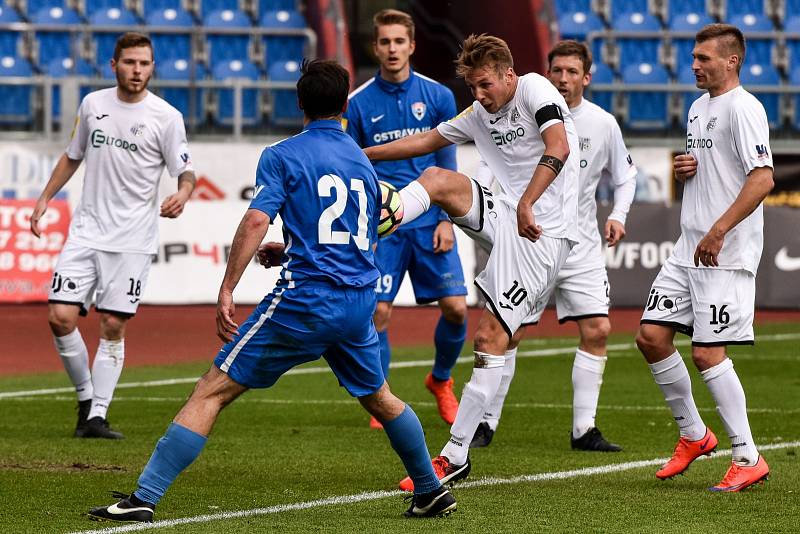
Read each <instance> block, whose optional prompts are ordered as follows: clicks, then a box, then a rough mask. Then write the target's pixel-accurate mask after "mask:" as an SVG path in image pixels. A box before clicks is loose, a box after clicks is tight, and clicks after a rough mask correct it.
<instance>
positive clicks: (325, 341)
mask: <svg viewBox="0 0 800 534" xmlns="http://www.w3.org/2000/svg"><path fill="white" fill-rule="evenodd" d="M375 304H376V302H375V291H374V289H373V288H372V286H369V287H363V288H341V287H336V286H333V285H330V284H326V283H317V282H304V283H301V284H300V285H299V286H297V287H291V288H287V287H286V286H285V285H284V286H281V287H276V288H275V290H274V291H273V292H272V293H270V294H269V295H267V296H266V297H264V300H262V301H261V303H260V304H259V305H258V306H257V307H256V309H255V310H253V313H252V314H250V317H248V318H247V320H246V321H245V322H244V324H242V325H241V326H240V327H239V333H238V334H237V335H236V337H235V338H234V339H233V341H231V342H230V343H228V344H226V345H225V346H224V347H222V349H221V350H220V351H219V354H217V357H216V358H215V359H214V365H216V366H217V367H219V369H220V370H221V371H222V372H224V373H227V374H228V376H229V377H230V378H231V379H233V380H234V381H235V382H237V383H239V384H242V385H243V386H247V387H248V388H267V387H270V386H272V385H273V384H274V383H275V382H276V381H277V380H278V378H280V376H281V375H282V374H284V373H285V372H286V371H288V370H289V369H291V368H293V367H296V366H298V365H300V364H302V363H306V362H311V361H315V360H317V359H319V358H320V357H324V358H325V360H326V361H327V362H328V365H329V366H330V368H331V369H332V370H333V373H334V374H335V375H336V378H338V379H339V385H341V386H342V387H344V388H345V389H346V390H347V391H348V393H350V395H352V396H353V397H363V396H365V395H370V394H372V393H375V392H376V391H378V389H380V387H381V386H382V385H383V381H384V377H383V370H382V368H381V358H380V348H379V344H378V334H377V333H376V332H375V325H374V324H373V323H372V315H373V314H374V313H375Z"/></svg>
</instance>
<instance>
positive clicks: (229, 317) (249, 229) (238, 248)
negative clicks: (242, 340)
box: [217, 208, 270, 342]
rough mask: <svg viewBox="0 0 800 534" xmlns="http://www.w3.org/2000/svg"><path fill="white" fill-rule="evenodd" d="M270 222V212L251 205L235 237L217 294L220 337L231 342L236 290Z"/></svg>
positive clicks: (235, 327)
mask: <svg viewBox="0 0 800 534" xmlns="http://www.w3.org/2000/svg"><path fill="white" fill-rule="evenodd" d="M269 222H270V218H269V215H267V214H266V213H264V212H263V211H260V210H257V209H253V208H250V209H248V210H247V211H246V212H245V214H244V217H242V220H241V222H240V223H239V227H238V228H237V229H236V234H235V235H234V236H233V244H232V245H231V253H230V256H229V257H228V266H227V267H226V268H225V276H224V277H223V279H222V285H221V286H220V288H219V296H218V297H217V336H219V338H220V339H222V340H223V341H225V342H228V341H231V340H232V339H233V336H234V335H236V330H237V329H238V328H239V325H238V324H236V323H235V322H234V321H233V314H234V312H235V311H236V308H235V306H234V304H233V290H234V289H236V286H237V284H238V283H239V280H240V279H241V278H242V273H244V270H245V268H247V265H248V264H249V263H250V261H251V260H252V259H253V256H254V255H255V253H256V250H257V249H258V245H260V244H261V241H262V240H263V239H264V236H265V235H267V230H268V229H269Z"/></svg>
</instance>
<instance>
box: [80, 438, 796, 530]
mask: <svg viewBox="0 0 800 534" xmlns="http://www.w3.org/2000/svg"><path fill="white" fill-rule="evenodd" d="M791 447H800V441H790V442H786V443H770V444H765V445H759V446H758V448H759V450H762V451H767V450H775V449H788V448H791ZM730 454H731V451H730V449H726V450H723V451H717V453H716V454H715V455H714V456H712V457H708V456H701V457H700V458H698V460H708V459H713V458H719V457H722V456H730ZM667 460H669V458H654V459H652V460H639V461H634V462H622V463H618V464H606V465H599V466H596V467H584V468H581V469H571V470H569V471H553V472H549V473H535V474H531V475H520V476H515V477H509V478H497V477H486V478H480V479H477V480H470V481H467V482H460V483H459V484H458V485H457V486H456V490H457V491H461V490H465V489H471V488H482V487H490V486H500V485H507V484H525V483H532V482H547V481H551V480H567V479H570V478H578V477H587V476H594V475H607V474H610V473H620V472H623V471H631V470H633V469H639V468H641V467H651V466H660V465H662V464H664V463H665V462H666V461H667ZM401 495H408V494H407V493H404V492H402V491H400V490H394V491H370V492H366V493H357V494H354V495H337V496H333V497H326V498H324V499H317V500H314V501H303V502H297V503H288V504H278V505H275V506H269V507H267V508H252V509H250V510H239V511H236V512H220V513H216V514H205V515H199V516H191V517H182V518H180V519H167V520H163V521H155V522H153V523H137V524H131V525H124V526H117V527H110V528H103V529H97V530H81V531H75V532H73V533H71V534H117V533H122V532H136V531H142V530H159V529H162V528H170V527H175V526H179V525H189V524H196V523H208V522H211V521H224V520H229V519H238V518H242V517H253V516H261V515H272V514H279V513H282V512H290V511H295V510H309V509H311V508H322V507H324V506H337V505H347V504H355V503H359V502H364V501H375V500H378V499H385V498H387V497H397V496H401Z"/></svg>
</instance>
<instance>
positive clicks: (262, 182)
mask: <svg viewBox="0 0 800 534" xmlns="http://www.w3.org/2000/svg"><path fill="white" fill-rule="evenodd" d="M349 86H350V76H349V74H348V73H347V71H346V70H345V69H344V68H342V67H341V66H340V65H338V64H337V63H335V62H333V61H320V60H317V61H312V62H310V63H307V64H304V65H303V68H302V75H301V77H300V80H299V81H298V82H297V98H298V103H299V106H300V108H301V109H302V110H303V113H304V116H305V119H304V123H305V127H304V129H303V132H302V133H300V134H298V135H296V136H294V137H291V138H289V139H287V140H285V141H282V142H280V143H277V144H275V145H272V146H270V147H268V148H266V149H265V150H264V152H263V153H262V154H261V158H260V160H259V163H258V168H257V170H256V187H255V193H254V196H253V200H252V201H251V203H250V209H248V210H247V212H246V213H245V215H244V217H243V218H242V221H241V223H240V224H239V228H238V229H237V230H236V235H235V236H234V238H233V244H232V246H231V252H230V258H229V259H228V266H227V269H226V271H225V277H224V279H223V280H222V286H221V287H220V290H219V299H218V301H217V334H218V335H219V337H220V338H222V339H223V340H224V341H227V342H228V343H227V344H226V345H225V346H223V347H222V349H221V350H220V352H219V354H218V355H217V357H216V359H215V360H214V365H212V367H211V369H210V370H209V371H208V372H207V373H206V374H205V375H204V376H203V377H202V378H201V379H200V380H199V381H198V383H197V385H196V386H195V389H194V391H193V392H192V395H191V397H190V398H189V400H188V401H187V403H186V405H185V406H184V407H183V408H182V409H181V411H180V412H179V413H178V415H177V416H176V417H175V419H174V421H173V423H172V424H171V425H170V426H169V428H168V429H167V432H166V434H165V435H164V437H162V438H161V439H160V440H159V442H158V444H157V445H156V449H155V451H154V452H153V455H152V456H151V457H150V461H149V462H148V463H147V465H146V466H145V468H144V472H143V473H142V474H141V476H140V477H139V481H138V488H137V489H136V491H135V492H134V493H133V494H132V495H130V496H127V497H125V498H124V499H123V500H122V501H120V502H118V503H115V504H112V505H110V506H104V507H99V508H95V509H93V510H91V511H90V512H89V515H90V517H92V518H95V519H104V520H105V519H109V520H117V521H144V522H149V521H152V519H153V511H154V509H155V506H156V504H158V502H159V500H160V499H161V498H162V497H163V495H164V493H165V492H166V491H167V488H168V487H169V486H170V484H172V482H173V481H174V480H175V478H176V477H177V476H178V475H179V474H180V472H181V471H183V470H184V469H185V468H186V467H188V466H189V465H190V464H191V463H192V461H194V459H195V458H196V457H197V456H198V455H199V454H200V452H201V451H202V449H203V447H204V446H205V443H206V441H207V439H208V435H209V434H210V432H211V429H212V427H213V425H214V422H215V421H216V419H217V416H218V415H219V413H220V411H221V410H222V408H224V407H225V406H227V405H228V404H230V403H231V402H233V401H234V400H235V399H236V398H237V397H238V396H239V395H241V394H242V393H244V392H245V391H247V390H248V389H249V388H267V387H270V386H272V385H273V384H274V383H275V382H276V381H277V380H278V378H280V376H281V375H282V374H284V373H285V372H286V371H288V370H289V369H291V368H293V367H295V366H297V365H300V364H303V363H306V362H310V361H314V360H317V359H319V358H320V357H321V356H322V357H324V358H325V359H326V361H327V362H328V365H329V366H330V367H331V369H332V370H333V372H334V374H335V375H336V377H337V378H338V379H339V383H340V384H341V385H342V386H343V387H344V388H345V389H347V391H348V392H349V393H350V394H351V395H352V396H354V397H357V398H358V400H359V402H360V403H361V405H362V406H364V408H365V409H366V410H367V411H368V412H370V413H371V414H372V415H373V416H375V417H376V418H377V419H378V420H379V421H380V422H381V423H382V424H383V426H384V428H385V430H386V435H387V437H388V438H389V441H390V442H391V444H392V447H393V448H394V449H395V451H396V452H397V454H398V455H399V456H400V458H401V460H402V461H403V464H404V465H405V467H406V470H407V471H408V472H409V474H410V475H411V477H412V478H413V479H414V482H415V483H416V484H417V486H418V489H417V493H416V494H415V495H414V498H413V502H412V504H411V507H410V508H409V509H408V511H407V512H406V515H407V516H409V517H427V516H437V515H445V514H448V513H450V512H451V511H453V510H455V508H456V501H455V499H454V498H453V496H452V495H451V494H450V493H449V492H448V491H447V489H446V488H444V487H443V486H442V485H441V483H440V482H439V480H438V479H437V478H436V475H435V474H434V471H433V468H432V466H431V459H430V455H429V454H428V448H427V445H426V444H425V436H424V434H423V431H422V426H421V425H420V423H419V420H418V419H417V416H416V415H415V414H414V411H413V410H412V409H411V408H410V407H409V406H407V405H406V404H405V403H403V402H402V401H401V400H399V399H398V398H397V397H395V396H394V395H393V394H392V393H391V391H390V390H389V386H388V385H387V384H386V381H385V380H384V378H383V371H382V370H381V362H380V353H379V346H378V335H377V334H376V332H375V326H374V324H373V322H372V314H373V313H374V312H375V304H376V296H375V281H376V280H377V278H378V270H377V268H376V267H375V263H374V258H373V247H374V245H375V242H376V239H377V224H378V217H379V212H380V201H379V198H380V197H379V193H378V180H377V177H376V175H375V170H374V169H373V168H372V165H370V163H369V161H368V160H367V158H366V157H365V156H364V154H363V153H362V152H361V150H360V149H359V147H358V145H356V144H355V142H353V140H352V139H351V138H350V137H349V136H348V135H347V134H346V133H344V131H342V127H341V122H340V121H341V118H342V117H341V115H342V112H343V111H344V110H345V108H346V107H347V91H348V88H349ZM278 215H280V218H281V220H282V221H283V232H284V235H285V236H286V239H287V242H286V247H285V249H283V247H278V248H275V249H273V250H274V251H275V252H276V253H275V254H272V257H271V259H269V261H268V262H267V263H269V264H271V265H281V264H282V266H283V269H282V271H281V277H280V279H279V280H278V283H277V284H276V286H275V288H274V290H273V291H272V292H271V293H270V294H269V295H267V296H266V297H265V298H264V300H262V301H261V303H260V304H259V305H258V306H257V307H256V309H255V310H254V311H253V313H252V314H251V315H250V317H249V318H248V319H247V320H246V321H245V322H244V324H242V325H241V327H239V325H237V324H236V323H235V322H234V320H233V314H234V304H233V290H234V289H235V288H236V285H237V283H238V282H239V279H240V278H241V275H242V273H243V272H244V270H245V268H246V267H247V265H248V264H249V263H250V262H251V260H252V258H253V255H254V254H255V253H256V251H257V249H259V244H260V243H261V241H262V239H264V236H265V235H266V233H267V229H268V227H269V224H270V221H273V220H274V219H275V217H277V216H278ZM260 252H261V253H265V254H266V255H267V256H270V252H269V249H268V250H266V251H264V247H262V250H261V251H260Z"/></svg>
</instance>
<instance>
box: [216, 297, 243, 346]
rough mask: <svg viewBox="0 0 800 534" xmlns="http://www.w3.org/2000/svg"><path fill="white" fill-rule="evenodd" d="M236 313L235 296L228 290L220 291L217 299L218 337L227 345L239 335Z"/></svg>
mask: <svg viewBox="0 0 800 534" xmlns="http://www.w3.org/2000/svg"><path fill="white" fill-rule="evenodd" d="M235 312H236V306H235V305H234V304H233V294H232V293H231V292H230V291H228V290H226V289H220V290H219V296H218V297H217V336H218V337H219V338H220V339H221V340H222V341H224V342H225V343H227V342H229V341H233V336H235V335H236V334H238V330H239V325H238V324H236V323H235V322H234V321H233V314H234V313H235Z"/></svg>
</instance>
